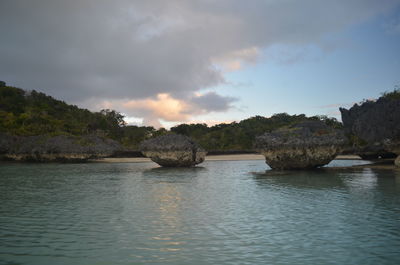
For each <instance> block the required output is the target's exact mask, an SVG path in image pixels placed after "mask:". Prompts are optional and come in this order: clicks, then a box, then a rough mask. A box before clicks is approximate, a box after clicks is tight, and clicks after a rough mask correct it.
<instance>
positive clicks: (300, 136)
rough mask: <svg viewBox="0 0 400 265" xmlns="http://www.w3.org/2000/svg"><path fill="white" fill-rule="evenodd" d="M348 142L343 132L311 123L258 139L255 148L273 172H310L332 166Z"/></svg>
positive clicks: (280, 130)
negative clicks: (330, 164)
mask: <svg viewBox="0 0 400 265" xmlns="http://www.w3.org/2000/svg"><path fill="white" fill-rule="evenodd" d="M345 142H346V140H345V137H344V135H343V132H342V131H340V130H335V129H332V128H330V127H328V126H326V125H325V123H323V122H319V121H308V122H303V123H300V124H296V125H293V126H291V127H288V128H282V129H279V130H276V131H273V132H271V133H265V134H264V135H261V136H258V137H257V138H256V141H255V148H256V149H257V150H258V152H260V153H261V154H263V155H264V156H265V160H266V163H267V164H268V165H269V166H270V167H271V168H272V169H309V168H316V167H320V166H323V165H326V164H328V163H329V162H330V161H331V160H333V159H334V158H335V156H336V155H337V154H338V153H339V152H340V150H341V147H342V146H343V145H344V144H345Z"/></svg>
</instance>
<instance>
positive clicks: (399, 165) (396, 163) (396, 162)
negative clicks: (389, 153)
mask: <svg viewBox="0 0 400 265" xmlns="http://www.w3.org/2000/svg"><path fill="white" fill-rule="evenodd" d="M394 164H395V166H396V167H400V155H399V156H398V157H397V158H396V160H395V161H394Z"/></svg>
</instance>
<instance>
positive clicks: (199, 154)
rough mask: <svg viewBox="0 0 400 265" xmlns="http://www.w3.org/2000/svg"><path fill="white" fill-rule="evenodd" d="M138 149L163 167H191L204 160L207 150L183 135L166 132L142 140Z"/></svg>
mask: <svg viewBox="0 0 400 265" xmlns="http://www.w3.org/2000/svg"><path fill="white" fill-rule="evenodd" d="M140 150H141V152H142V153H143V155H145V156H146V157H149V158H150V159H151V160H152V161H154V162H156V163H157V164H159V165H160V166H163V167H191V166H194V165H197V164H200V163H202V162H203V161H204V158H205V156H206V154H207V152H206V151H205V150H204V149H203V148H201V147H200V146H199V145H198V144H197V143H195V142H194V141H193V140H192V139H190V138H189V137H187V136H184V135H177V134H168V135H163V136H159V137H156V138H153V139H149V140H146V141H143V142H142V143H141V144H140Z"/></svg>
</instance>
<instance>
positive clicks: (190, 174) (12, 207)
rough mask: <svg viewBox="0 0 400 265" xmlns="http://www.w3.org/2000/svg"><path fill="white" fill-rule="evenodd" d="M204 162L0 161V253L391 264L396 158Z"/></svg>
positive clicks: (70, 258)
mask: <svg viewBox="0 0 400 265" xmlns="http://www.w3.org/2000/svg"><path fill="white" fill-rule="evenodd" d="M335 163H337V164H338V165H339V166H348V164H346V163H350V162H349V161H345V162H343V163H342V164H341V162H340V161H335ZM357 163H359V162H357ZM202 166H203V167H196V168H166V169H164V168H159V167H156V166H155V165H154V164H153V163H137V164H127V163H123V164H76V165H68V164H67V165H66V164H62V165H61V164H45V165H38V164H0V173H1V174H0V201H1V204H0V264H400V254H399V251H398V250H399V249H400V171H398V170H397V171H396V170H378V169H361V168H358V169H352V170H348V169H346V170H344V169H341V170H339V169H320V170H315V171H286V172H283V171H280V172H277V171H270V170H268V171H265V168H266V165H265V163H264V162H263V161H209V162H205V163H204V164H202Z"/></svg>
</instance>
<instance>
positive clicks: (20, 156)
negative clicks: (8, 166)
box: [0, 134, 123, 162]
mask: <svg viewBox="0 0 400 265" xmlns="http://www.w3.org/2000/svg"><path fill="white" fill-rule="evenodd" d="M122 149H123V148H122V147H121V145H120V144H119V143H117V142H116V141H113V140H110V139H107V138H102V137H99V136H96V135H86V136H81V137H77V136H65V135H59V136H53V137H49V136H44V135H40V136H11V135H7V134H0V158H1V159H3V160H16V161H35V162H51V161H63V162H74V161H85V160H87V159H90V158H100V157H107V156H110V155H112V154H113V153H114V152H116V151H120V150H122Z"/></svg>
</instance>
